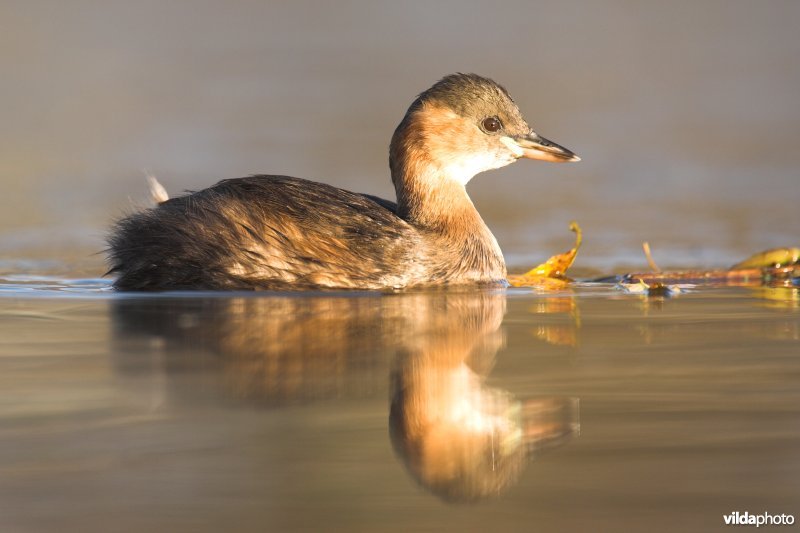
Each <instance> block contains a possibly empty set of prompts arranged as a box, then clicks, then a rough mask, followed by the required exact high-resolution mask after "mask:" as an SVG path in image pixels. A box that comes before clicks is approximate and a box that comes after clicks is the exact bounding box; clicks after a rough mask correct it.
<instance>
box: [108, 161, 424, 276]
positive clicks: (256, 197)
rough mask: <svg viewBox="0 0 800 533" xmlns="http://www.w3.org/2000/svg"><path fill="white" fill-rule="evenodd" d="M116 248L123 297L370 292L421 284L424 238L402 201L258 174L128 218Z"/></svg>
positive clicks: (114, 266) (114, 240)
mask: <svg viewBox="0 0 800 533" xmlns="http://www.w3.org/2000/svg"><path fill="white" fill-rule="evenodd" d="M109 244H110V254H109V255H110V262H111V270H110V272H111V273H115V274H117V275H118V278H117V281H116V282H115V287H116V288H117V289H121V290H164V289H212V290H213V289H224V290H237V289H240V290H252V289H266V290H269V289H286V288H367V289H369V288H386V287H393V286H405V285H408V284H412V283H413V282H414V280H413V277H414V271H415V269H414V267H413V263H414V255H413V254H414V252H415V251H417V250H418V245H419V234H418V233H417V231H416V230H415V229H414V228H413V227H411V226H410V225H409V224H408V223H406V222H405V221H404V220H403V219H401V218H400V217H399V216H398V215H397V214H396V206H395V204H394V203H393V202H389V201H387V200H382V199H380V198H376V197H372V196H369V195H363V194H356V193H352V192H350V191H346V190H343V189H338V188H336V187H332V186H329V185H325V184H321V183H315V182H311V181H307V180H302V179H298V178H290V177H287V176H251V177H248V178H239V179H232V180H224V181H221V182H219V183H217V184H216V185H214V186H213V187H210V188H208V189H204V190H202V191H199V192H195V193H192V194H189V195H186V196H181V197H177V198H173V199H170V200H167V201H165V202H163V203H161V204H159V205H158V206H157V207H155V208H153V209H148V210H145V211H142V212H140V213H135V214H133V215H131V216H129V217H126V218H124V219H122V220H120V221H119V222H118V223H117V224H116V226H115V227H114V229H113V231H112V234H111V236H110V238H109Z"/></svg>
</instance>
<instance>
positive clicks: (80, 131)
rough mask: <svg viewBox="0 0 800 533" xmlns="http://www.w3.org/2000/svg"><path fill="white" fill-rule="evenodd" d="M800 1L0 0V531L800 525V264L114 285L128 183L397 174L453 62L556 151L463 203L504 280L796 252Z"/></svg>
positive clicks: (132, 203)
mask: <svg viewBox="0 0 800 533" xmlns="http://www.w3.org/2000/svg"><path fill="white" fill-rule="evenodd" d="M798 27H800V2H797V1H794V0H763V1H762V2H752V1H748V0H702V1H688V0H676V1H672V2H630V1H629V0H595V1H593V2H580V3H578V2H569V1H565V2H555V3H554V2H543V1H532V0H524V1H521V0H519V1H518V0H509V1H504V2H485V1H480V0H468V1H466V0H465V1H455V0H441V1H438V0H437V1H436V2H430V1H410V2H391V1H389V0H377V1H373V2H361V1H358V0H345V1H342V2H336V3H330V4H328V3H322V2H310V1H305V0H298V1H295V2H290V3H277V2H268V1H262V2H252V1H246V0H242V1H229V2H225V3H224V4H223V3H221V2H209V1H203V0H173V1H170V2H163V1H156V0H141V1H138V2H124V1H123V2H98V1H95V0H74V1H71V2H68V3H67V2H57V1H47V0H42V1H38V2H30V1H27V0H4V1H3V2H1V3H0V71H2V72H3V82H2V84H0V104H1V105H2V120H1V121H0V533H6V532H7V531H8V532H12V533H17V532H24V533H27V532H39V531H75V532H85V531H102V532H105V531H131V532H133V531H136V532H138V531H143V530H144V531H147V530H150V531H192V532H194V531H213V532H216V531H229V530H230V531H264V530H270V531H283V530H317V529H335V530H342V531H353V530H361V531H376V530H377V531H380V530H396V531H409V530H412V531H426V530H437V531H438V530H459V531H486V530H497V531H505V530H509V531H514V530H523V531H614V532H616V531H625V530H631V531H642V530H645V531H676V530H678V531H713V530H722V529H726V528H725V527H724V526H723V520H722V515H723V514H728V513H731V512H733V511H741V512H744V511H749V512H751V513H763V512H765V511H767V512H770V513H772V514H779V513H791V514H794V515H795V516H796V517H798V518H800V423H799V422H800V331H799V330H800V302H799V301H798V299H799V298H798V292H797V290H798V289H797V288H781V289H744V288H739V289H711V288H703V289H698V290H695V291H689V292H687V293H684V294H679V295H678V296H676V297H673V298H670V299H666V300H663V299H662V300H659V299H647V298H645V297H642V296H636V295H631V294H624V293H623V292H621V291H619V290H617V289H615V288H613V287H612V286H610V285H593V286H582V287H576V288H574V289H573V290H572V291H570V292H564V293H558V294H550V295H544V294H537V293H533V292H531V291H526V290H508V291H493V292H480V291H477V292H470V293H441V292H435V293H411V294H399V295H391V296H386V295H378V294H346V295H339V294H325V295H320V294H303V295H269V294H264V295H227V296H220V295H185V294H184V295H180V294H175V295H161V296H150V297H141V298H139V297H131V296H126V295H115V294H113V293H112V292H111V291H110V290H109V282H108V281H107V280H101V279H98V277H99V276H100V275H101V274H102V272H103V271H104V269H105V267H104V265H103V257H102V254H98V252H99V251H100V250H102V249H103V247H104V244H103V236H104V235H105V233H106V231H107V228H108V227H109V225H110V224H111V223H112V221H113V220H114V219H115V218H117V217H118V216H120V215H121V214H123V213H126V212H130V211H131V210H133V209H136V208H138V207H139V206H141V205H143V204H145V203H146V200H145V197H146V187H145V183H144V179H143V176H144V172H143V169H149V170H150V171H152V172H153V173H154V174H156V175H157V176H158V177H159V179H160V180H161V181H162V182H163V184H164V185H165V186H166V188H167V190H168V191H169V192H170V194H172V195H176V194H179V193H180V191H182V190H184V189H200V188H204V187H207V186H209V185H211V184H213V183H215V182H216V181H217V180H219V179H221V178H232V177H239V176H243V175H248V174H253V173H280V174H289V175H294V176H299V177H305V178H310V179H314V180H318V181H323V182H326V183H330V184H333V185H336V186H339V187H344V188H348V189H352V190H357V191H362V192H367V193H371V194H377V195H381V196H384V197H392V195H393V189H392V186H391V184H390V182H389V172H388V168H387V166H388V165H387V156H388V154H387V146H388V142H389V138H390V136H391V133H392V131H393V130H394V128H395V126H396V125H397V123H398V122H399V120H400V119H401V118H402V116H403V113H404V112H405V110H406V108H407V106H408V105H409V104H410V103H411V101H412V100H413V98H414V97H415V95H416V94H418V93H419V92H420V91H422V90H424V89H425V88H427V87H429V86H430V85H431V84H432V83H433V82H434V81H436V80H437V79H439V78H440V77H442V76H443V75H445V74H448V73H451V72H455V71H463V72H477V73H480V74H483V75H486V76H489V77H492V78H494V79H496V80H497V81H499V82H501V83H502V84H504V85H505V86H506V87H507V88H508V89H509V91H510V92H511V94H512V95H513V96H514V99H515V101H516V102H517V103H518V104H519V106H520V108H521V110H522V111H523V113H524V114H525V116H526V118H527V119H528V120H529V122H530V123H531V125H532V126H533V127H534V128H535V129H536V130H537V131H538V132H539V133H541V134H543V135H545V136H546V137H548V138H550V139H552V140H553V141H555V142H558V143H561V144H563V145H564V146H567V147H568V148H570V149H573V150H575V151H576V152H577V153H578V154H579V155H580V156H581V157H582V158H583V160H582V161H581V162H580V163H579V164H570V165H549V164H544V163H539V164H537V163H534V162H519V163H517V164H515V165H512V166H509V167H506V168H504V169H501V170H498V171H496V172H491V173H486V174H482V175H480V176H477V177H476V179H475V180H473V182H472V183H470V185H469V192H470V194H471V196H472V198H473V200H474V202H475V204H476V206H477V207H478V209H479V210H480V212H481V215H482V216H483V217H484V219H485V220H486V222H487V224H488V225H489V227H490V228H492V231H493V232H494V233H495V235H496V236H497V239H498V241H499V243H500V245H501V247H502V249H503V251H504V253H505V256H506V259H507V262H508V263H509V265H510V266H511V268H512V269H513V270H515V271H521V270H522V269H523V268H530V267H531V266H533V265H534V264H537V263H539V262H541V261H543V260H545V259H546V258H547V257H548V256H550V255H552V254H554V253H557V252H561V251H564V250H566V249H568V248H569V247H570V246H571V243H572V240H573V239H572V237H573V236H572V234H571V233H569V231H568V230H567V226H568V224H569V221H570V220H573V219H574V220H577V221H578V222H580V224H581V226H582V228H583V231H584V245H583V247H582V249H581V253H580V255H579V256H578V260H577V263H576V265H575V269H574V270H573V272H574V273H575V274H576V275H578V276H585V277H592V276H596V275H600V274H608V273H611V272H616V273H621V272H628V271H632V270H634V271H635V270H638V271H642V270H646V268H647V267H646V263H645V259H644V256H643V254H642V252H641V243H642V241H649V242H650V244H651V245H652V248H653V255H654V258H655V260H656V261H657V262H658V263H659V264H660V266H661V267H664V268H672V267H686V268H712V267H713V268H717V267H726V266H728V265H730V264H732V263H735V262H737V261H739V260H741V259H743V258H745V257H746V256H748V255H750V254H751V253H755V252H758V251H761V250H763V249H767V248H770V247H778V246H798V245H800V243H798V242H797V238H798V232H797V228H798V227H800V210H799V209H797V206H798V204H800V188H798V171H797V169H798V168H800V151H798V149H797V147H798V146H800V127H798V125H799V124H800V106H798V105H797V95H798V94H800V68H798V59H797V58H798V57H800V39H799V38H798V33H797V29H798Z"/></svg>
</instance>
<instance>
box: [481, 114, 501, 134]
mask: <svg viewBox="0 0 800 533" xmlns="http://www.w3.org/2000/svg"><path fill="white" fill-rule="evenodd" d="M482 125H483V129H485V130H486V131H488V132H489V133H494V132H496V131H500V129H501V128H502V127H503V125H502V124H501V123H500V119H499V118H497V117H489V118H485V119H483V122H482Z"/></svg>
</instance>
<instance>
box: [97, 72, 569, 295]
mask: <svg viewBox="0 0 800 533" xmlns="http://www.w3.org/2000/svg"><path fill="white" fill-rule="evenodd" d="M521 157H526V158H530V159H542V160H545V161H554V162H560V161H578V160H579V158H578V157H577V156H576V155H575V154H574V153H572V152H571V151H569V150H567V149H566V148H563V147H561V146H559V145H557V144H555V143H552V142H550V141H548V140H547V139H544V138H542V137H540V136H539V135H537V134H536V133H534V132H533V131H532V130H531V128H530V127H529V126H528V124H527V123H526V122H525V119H523V118H522V114H521V113H520V111H519V109H518V108H517V106H516V104H515V103H514V102H513V101H512V100H511V97H510V96H509V94H508V92H507V91H506V90H505V89H504V88H503V87H501V86H500V85H498V84H497V83H495V82H493V81H492V80H489V79H487V78H483V77H481V76H477V75H475V74H454V75H450V76H447V77H445V78H443V79H442V80H440V81H439V82H437V83H436V84H435V85H434V86H433V87H431V88H430V89H428V90H427V91H425V92H423V93H422V94H420V95H419V97H417V99H416V100H415V101H414V103H412V104H411V107H409V109H408V111H407V112H406V115H405V117H404V118H403V120H402V122H400V125H399V126H398V127H397V129H396V130H395V132H394V135H393V136H392V141H391V145H390V148H389V167H390V169H391V174H392V182H393V183H394V188H395V191H396V193H397V203H394V202H390V201H388V200H383V199H381V198H377V197H375V196H370V195H368V194H358V193H353V192H350V191H346V190H343V189H338V188H336V187H332V186H330V185H325V184H322V183H315V182H311V181H306V180H303V179H299V178H291V177H288V176H251V177H247V178H239V179H228V180H223V181H220V182H219V183H217V184H216V185H214V186H213V187H210V188H208V189H204V190H202V191H199V192H194V193H191V194H188V195H186V196H181V197H178V198H172V199H168V200H165V201H163V202H161V203H159V205H158V206H156V207H155V208H152V209H147V210H145V211H143V212H139V213H135V214H133V215H131V216H128V217H126V218H123V219H122V220H120V221H118V222H117V223H116V225H115V227H114V229H113V232H112V234H111V236H110V237H109V245H110V248H109V256H110V257H109V262H110V264H111V269H110V271H109V273H115V274H118V278H117V280H116V281H115V283H114V287H115V288H116V289H119V290H140V291H146V290H169V289H211V290H213V289H221V290H253V289H267V290H270V289H326V288H327V289H331V288H336V289H391V288H401V287H410V286H414V285H439V284H463V283H489V284H491V283H503V282H504V280H505V277H506V266H505V262H504V260H503V254H502V252H501V251H500V247H499V246H498V244H497V241H496V240H495V238H494V236H493V235H492V233H491V232H490V231H489V228H488V227H486V224H485V223H484V222H483V219H482V218H481V216H480V215H479V214H478V211H477V210H476V209H475V206H474V205H473V204H472V201H471V200H470V198H469V196H468V195H467V191H466V189H465V185H466V184H467V182H469V180H470V179H471V178H472V177H473V176H474V175H475V174H478V173H480V172H483V171H486V170H491V169H494V168H500V167H503V166H505V165H508V164H510V163H513V162H514V161H516V160H517V159H519V158H521Z"/></svg>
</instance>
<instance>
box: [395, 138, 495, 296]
mask: <svg viewBox="0 0 800 533" xmlns="http://www.w3.org/2000/svg"><path fill="white" fill-rule="evenodd" d="M454 169H455V170H454ZM453 172H460V170H459V168H458V167H456V166H452V165H451V166H449V167H448V166H446V165H442V164H439V163H437V162H435V161H431V160H430V158H429V157H427V156H426V154H421V153H414V152H413V151H412V152H411V153H408V152H406V153H405V154H400V155H398V156H397V157H393V158H392V179H393V181H394V184H395V190H396V192H397V212H398V215H399V216H401V217H402V218H403V219H405V220H406V221H408V222H409V223H410V224H412V225H413V226H415V227H417V228H418V229H420V230H422V231H425V232H426V233H428V234H429V235H432V236H433V237H434V238H435V242H438V243H440V247H441V253H442V257H443V258H444V260H445V261H444V262H447V263H453V264H452V265H449V266H447V267H446V268H445V270H447V271H448V272H449V274H448V275H449V276H452V277H454V278H462V277H463V278H464V279H465V280H473V281H477V280H480V281H489V280H491V281H497V280H500V279H504V278H505V275H506V274H505V262H504V261H503V254H502V252H501V250H500V246H499V245H498V243H497V240H496V239H495V238H494V235H492V232H491V231H490V230H489V228H488V227H487V226H486V223H484V221H483V219H482V218H481V216H480V214H479V213H478V210H477V209H475V205H474V204H473V203H472V200H471V199H470V197H469V195H468V194H467V191H466V188H465V187H464V184H463V183H462V182H461V181H462V180H461V179H459V178H460V177H461V176H458V175H453ZM467 181H468V180H467ZM453 254H457V256H459V257H460V259H458V260H457V261H455V262H454V261H452V259H453ZM450 270H452V272H450Z"/></svg>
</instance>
